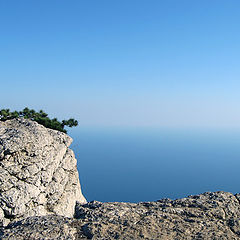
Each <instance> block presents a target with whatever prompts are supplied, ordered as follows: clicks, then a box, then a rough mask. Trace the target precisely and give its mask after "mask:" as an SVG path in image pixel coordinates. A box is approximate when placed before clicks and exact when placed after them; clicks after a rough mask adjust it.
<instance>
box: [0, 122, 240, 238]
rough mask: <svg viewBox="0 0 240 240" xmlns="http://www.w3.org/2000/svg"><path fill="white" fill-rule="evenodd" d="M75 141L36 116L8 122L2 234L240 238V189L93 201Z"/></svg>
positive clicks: (0, 155)
mask: <svg viewBox="0 0 240 240" xmlns="http://www.w3.org/2000/svg"><path fill="white" fill-rule="evenodd" d="M71 141H72V140H71V138H70V137H69V136H67V135H66V134H64V133H61V132H58V131H55V130H51V129H47V128H45V127H43V126H41V125H39V124H37V123H36V122H32V121H30V120H24V119H15V120H8V121H6V122H0V223H1V224H0V239H3V240H35V239H36V240H37V239H39V240H40V239H48V240H50V239H51V240H53V239H60V240H70V239H72V240H79V239H109V240H110V239H125V240H128V239H129V240H130V239H160V240H161V239H162V240H188V239H189V240H190V239H203V240H208V239H209V240H210V239H211V240H213V239H215V240H219V239H231V240H234V239H240V194H236V195H233V194H231V193H227V192H215V193H211V192H207V193H204V194H200V195H196V196H189V197H187V198H183V199H177V200H171V199H162V200H159V201H156V202H143V203H119V202H115V203H101V202H97V201H93V202H90V203H86V200H85V198H84V197H83V195H82V193H81V188H80V183H79V178H78V172H77V168H76V159H75V157H74V154H73V152H72V151H71V150H70V149H69V145H70V144H71Z"/></svg>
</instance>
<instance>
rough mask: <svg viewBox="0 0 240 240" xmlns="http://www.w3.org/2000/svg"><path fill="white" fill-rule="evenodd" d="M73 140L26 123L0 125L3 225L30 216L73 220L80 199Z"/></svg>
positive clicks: (0, 205) (13, 121) (0, 201)
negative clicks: (55, 216)
mask: <svg viewBox="0 0 240 240" xmlns="http://www.w3.org/2000/svg"><path fill="white" fill-rule="evenodd" d="M71 142H72V139H71V138H70V137H69V136H68V135H67V134H65V133H62V132H59V131H56V130H52V129H48V128H45V127H44V126H42V125H40V124H38V123H36V122H33V121H31V120H26V119H21V118H19V119H13V120H8V121H5V122H0V224H2V225H6V224H7V223H8V222H10V221H12V220H16V219H21V218H25V217H28V216H43V215H49V214H58V215H63V216H66V217H73V215H74V209H75V205H76V201H79V202H80V203H85V202H86V200H85V198H84V197H83V195H82V193H81V188H80V183H79V177H78V171H77V166H76V165H77V162H76V159H75V157H74V153H73V151H72V150H71V149H69V148H68V147H69V145H70V144H71Z"/></svg>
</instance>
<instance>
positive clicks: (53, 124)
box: [0, 107, 78, 133]
mask: <svg viewBox="0 0 240 240" xmlns="http://www.w3.org/2000/svg"><path fill="white" fill-rule="evenodd" d="M18 117H23V118H26V119H31V120H33V121H36V122H38V123H39V124H41V125H43V126H45V127H47V128H51V129H54V130H58V131H61V132H65V133H67V131H66V129H64V127H65V126H68V127H75V126H77V125H78V121H77V120H75V119H73V118H70V119H68V120H62V122H59V121H58V120H57V118H53V119H50V118H49V117H48V114H47V113H45V112H44V111H43V110H40V111H39V112H36V111H35V110H33V109H29V108H27V107H26V108H24V109H23V110H22V111H20V112H17V111H14V112H11V111H10V109H2V110H0V121H6V120H9V119H14V118H18Z"/></svg>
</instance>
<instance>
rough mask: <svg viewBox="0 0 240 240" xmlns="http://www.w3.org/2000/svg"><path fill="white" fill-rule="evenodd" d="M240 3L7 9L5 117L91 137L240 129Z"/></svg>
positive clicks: (24, 2) (154, 0)
mask: <svg viewBox="0 0 240 240" xmlns="http://www.w3.org/2000/svg"><path fill="white" fill-rule="evenodd" d="M239 9H240V1H238V0H225V1H223V0H211V1H209V0H201V1H197V0H181V1H179V0H165V1H164V0H161V1H160V0H118V1H117V0H116V1H113V0H85V1H83V0H71V1H67V0H51V1H49V0H41V1H32V0H21V1H19V0H2V1H0V89H1V94H0V108H10V109H11V110H15V109H17V110H21V109H22V108H24V107H26V106H28V107H29V108H34V109H36V110H40V109H43V110H45V111H46V112H48V113H49V114H50V116H52V117H55V116H57V117H58V118H59V119H63V118H69V117H74V118H76V119H78V120H79V122H80V126H88V127H95V126H97V127H101V126H102V127H108V126H111V127H112V126H127V127H136V126H138V127H170V128H188V127H189V128H199V127H200V128H231V129H240V94H239V90H240V67H239V63H240V61H239V60H240V31H239V24H240V14H239Z"/></svg>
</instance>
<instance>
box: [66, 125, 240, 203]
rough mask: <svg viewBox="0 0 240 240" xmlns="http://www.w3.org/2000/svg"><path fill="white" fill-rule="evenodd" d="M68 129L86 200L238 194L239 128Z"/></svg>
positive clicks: (105, 200)
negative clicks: (203, 129) (237, 129)
mask: <svg viewBox="0 0 240 240" xmlns="http://www.w3.org/2000/svg"><path fill="white" fill-rule="evenodd" d="M69 133H70V135H71V136H72V137H73V139H74V142H73V144H72V145H71V148H72V149H73V150H74V152H75V155H76V158H77V159H78V170H79V174H80V181H81V185H82V191H83V194H84V195H85V197H86V198H87V200H88V201H92V200H98V201H103V202H109V201H127V202H140V201H154V200H158V199H161V198H171V199H176V198H181V197H185V196H188V195H192V194H199V193H203V192H206V191H219V190H221V191H229V192H232V193H237V192H240V185H239V182H240V174H239V169H240V147H239V146H240V132H234V131H213V130H205V131H201V130H166V129H165V130H163V129H143V128H142V129H141V128H138V129H131V128H101V129H100V128H92V129H90V128H81V127H80V128H79V129H77V130H71V131H70V132H69Z"/></svg>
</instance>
